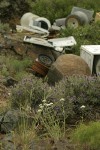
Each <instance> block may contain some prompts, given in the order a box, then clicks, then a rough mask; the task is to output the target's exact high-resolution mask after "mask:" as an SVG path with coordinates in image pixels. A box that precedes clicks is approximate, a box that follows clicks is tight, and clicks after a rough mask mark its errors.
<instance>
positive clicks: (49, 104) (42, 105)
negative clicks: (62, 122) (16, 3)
mask: <svg viewBox="0 0 100 150" xmlns="http://www.w3.org/2000/svg"><path fill="white" fill-rule="evenodd" d="M42 103H43V104H40V105H39V109H38V111H37V112H42V111H43V109H44V107H50V106H52V105H53V103H47V101H46V99H43V100H42Z"/></svg>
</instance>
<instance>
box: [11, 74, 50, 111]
mask: <svg viewBox="0 0 100 150" xmlns="http://www.w3.org/2000/svg"><path fill="white" fill-rule="evenodd" d="M50 92H51V90H50V87H49V85H48V84H47V82H44V81H43V80H42V79H41V78H37V77H35V76H33V77H27V78H24V79H22V81H21V82H19V84H17V85H16V86H15V87H14V88H13V89H12V95H11V104H12V107H16V108H21V107H25V106H27V105H28V106H30V107H31V108H32V107H33V108H35V107H36V106H37V105H38V104H40V103H41V101H42V100H43V99H44V98H47V99H48V98H49V97H50Z"/></svg>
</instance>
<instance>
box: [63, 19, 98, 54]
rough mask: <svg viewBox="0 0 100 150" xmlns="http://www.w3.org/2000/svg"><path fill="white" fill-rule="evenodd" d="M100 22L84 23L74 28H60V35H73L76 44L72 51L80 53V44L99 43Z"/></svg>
mask: <svg viewBox="0 0 100 150" xmlns="http://www.w3.org/2000/svg"><path fill="white" fill-rule="evenodd" d="M99 31H100V22H99V21H98V22H96V23H92V24H91V25H85V26H82V27H78V28H76V29H73V28H66V29H64V30H61V37H67V36H74V38H75V40H76V41H77V45H76V46H75V48H74V51H73V53H75V54H78V55H79V54H80V46H81V45H100V35H99V34H100V32H99Z"/></svg>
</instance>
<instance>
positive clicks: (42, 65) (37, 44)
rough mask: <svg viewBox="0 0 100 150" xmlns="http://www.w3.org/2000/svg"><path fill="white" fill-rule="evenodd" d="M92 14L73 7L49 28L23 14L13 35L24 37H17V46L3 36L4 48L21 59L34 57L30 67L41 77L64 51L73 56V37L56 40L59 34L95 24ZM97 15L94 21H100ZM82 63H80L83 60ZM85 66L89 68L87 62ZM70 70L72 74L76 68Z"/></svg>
mask: <svg viewBox="0 0 100 150" xmlns="http://www.w3.org/2000/svg"><path fill="white" fill-rule="evenodd" d="M93 14H94V11H93V10H87V9H83V8H79V7H73V8H72V11H71V13H70V14H69V15H68V16H67V17H66V18H60V19H56V20H55V22H54V23H53V25H51V22H50V21H49V20H48V19H47V18H44V17H40V16H38V15H36V14H32V13H31V12H28V13H25V14H24V15H23V16H22V17H21V19H20V25H16V32H17V33H21V34H23V36H22V38H21V37H18V40H17V42H16V40H15V41H14V40H13V43H12V41H11V36H6V37H5V39H6V45H7V46H8V47H10V48H11V49H12V50H14V51H15V52H17V53H18V54H19V55H21V56H22V55H25V54H27V55H29V56H33V58H34V63H33V65H32V66H31V69H32V70H33V73H34V74H35V75H40V76H43V77H44V76H46V75H47V73H48V71H49V70H50V67H51V66H52V64H53V63H54V62H55V61H56V60H57V58H58V57H59V56H60V55H63V54H66V51H68V52H69V53H70V52H72V49H73V47H74V46H75V45H76V44H77V42H76V40H75V38H74V37H73V36H69V37H63V38H59V37H58V35H59V31H60V30H61V29H63V28H66V27H73V28H77V27H79V26H83V25H86V24H90V23H91V22H92V21H93V20H94V18H93ZM98 14H99V13H97V14H96V18H95V21H97V20H100V17H98ZM12 32H13V30H12ZM19 35H20V34H19ZM15 38H16V37H15ZM30 46H31V47H30ZM34 53H35V54H34ZM98 54H99V53H98ZM86 55H87V54H86ZM81 59H82V61H83V58H81ZM62 61H63V60H62ZM84 61H85V59H84ZM65 62H66V61H65ZM92 62H93V60H92ZM59 63H60V62H59ZM86 63H87V64H88V61H86ZM92 64H93V63H92ZM88 65H89V64H88ZM69 66H70V64H69ZM90 68H91V67H90ZM73 69H74V70H75V69H76V67H75V68H73ZM91 70H92V69H91ZM74 72H75V71H74ZM79 72H80V71H79ZM91 73H92V71H91Z"/></svg>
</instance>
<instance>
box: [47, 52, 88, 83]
mask: <svg viewBox="0 0 100 150" xmlns="http://www.w3.org/2000/svg"><path fill="white" fill-rule="evenodd" d="M90 74H91V73H90V69H89V67H88V65H87V63H86V62H85V61H84V60H83V59H82V58H81V57H80V56H77V55H73V54H64V55H61V56H59V57H58V58H57V60H56V61H55V62H54V63H53V64H52V66H51V68H50V70H49V72H48V74H47V77H48V82H49V83H51V84H54V83H55V82H58V81H59V80H61V79H62V78H63V77H65V76H71V75H88V76H89V75H90Z"/></svg>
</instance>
